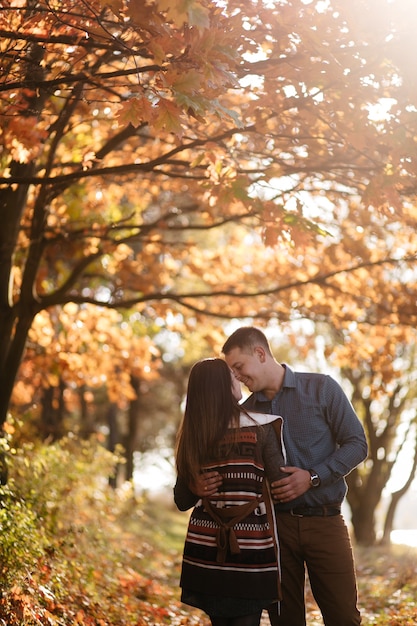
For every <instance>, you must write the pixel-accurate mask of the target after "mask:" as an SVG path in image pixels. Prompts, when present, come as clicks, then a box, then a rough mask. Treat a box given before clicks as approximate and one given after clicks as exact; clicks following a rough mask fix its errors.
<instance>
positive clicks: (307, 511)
mask: <svg viewBox="0 0 417 626" xmlns="http://www.w3.org/2000/svg"><path fill="white" fill-rule="evenodd" d="M277 513H289V514H290V515H293V516H294V517H332V516H334V515H340V506H339V505H338V504H328V505H323V506H296V507H295V508H294V509H290V510H289V511H280V510H279V509H278V510H277Z"/></svg>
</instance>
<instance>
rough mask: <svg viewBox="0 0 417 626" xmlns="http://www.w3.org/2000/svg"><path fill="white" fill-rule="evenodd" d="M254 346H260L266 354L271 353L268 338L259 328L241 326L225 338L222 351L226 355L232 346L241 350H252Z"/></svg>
mask: <svg viewBox="0 0 417 626" xmlns="http://www.w3.org/2000/svg"><path fill="white" fill-rule="evenodd" d="M256 346H262V347H263V348H264V349H265V351H266V352H267V353H268V354H271V355H272V353H271V348H270V347H269V343H268V339H267V338H266V336H265V335H264V333H263V332H262V331H261V330H259V328H255V327H254V326H242V327H241V328H238V329H237V330H235V332H234V333H232V334H231V335H230V337H229V338H228V339H227V340H226V342H225V344H224V346H223V348H222V352H223V354H226V355H227V354H229V352H231V351H232V350H233V349H234V348H239V349H240V350H242V351H243V352H253V350H254V348H255V347H256Z"/></svg>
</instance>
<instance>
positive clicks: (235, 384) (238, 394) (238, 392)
mask: <svg viewBox="0 0 417 626" xmlns="http://www.w3.org/2000/svg"><path fill="white" fill-rule="evenodd" d="M232 394H233V395H234V397H235V398H236V400H237V401H238V402H239V400H241V399H242V386H241V384H240V382H239V381H238V379H237V378H236V376H235V375H234V374H233V372H232Z"/></svg>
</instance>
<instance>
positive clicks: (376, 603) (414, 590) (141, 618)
mask: <svg viewBox="0 0 417 626" xmlns="http://www.w3.org/2000/svg"><path fill="white" fill-rule="evenodd" d="M106 506H107V508H104V509H102V510H100V511H99V512H97V511H96V510H94V508H91V509H90V510H86V509H84V510H82V511H79V512H77V514H76V515H75V516H74V518H73V521H72V527H71V529H70V531H68V529H66V531H65V534H64V533H63V534H62V535H61V536H59V537H58V536H57V539H56V545H54V546H51V548H50V550H49V552H48V556H47V558H46V557H45V558H43V560H42V561H41V562H40V563H39V564H38V567H37V569H36V571H31V572H30V573H27V574H26V575H25V576H24V577H23V579H21V580H20V581H19V582H18V583H16V584H14V585H13V586H12V588H11V589H9V590H7V591H5V590H2V593H1V594H0V626H39V625H45V626H158V625H170V626H197V625H198V626H209V620H208V619H207V617H206V616H205V615H204V614H203V613H201V612H200V611H198V610H193V609H191V608H189V607H186V606H184V605H182V604H181V602H180V600H179V595H180V594H179V588H178V580H179V572H180V566H181V553H182V547H183V541H184V536H185V531H186V525H187V521H188V516H189V513H180V512H178V511H177V510H176V509H174V507H173V505H172V502H167V501H166V500H157V499H153V500H149V499H147V498H143V497H141V498H127V499H126V502H125V503H124V506H123V507H121V509H119V508H117V507H115V505H114V504H111V503H109V504H108V505H106ZM98 529H99V530H98ZM355 558H356V565H357V575H358V587H359V598H360V608H361V612H362V618H363V626H411V625H414V626H415V625H416V624H417V548H410V547H405V546H391V547H384V548H382V547H374V548H368V549H365V548H361V549H355ZM307 589H308V587H307ZM307 612H308V615H307V624H308V626H322V624H323V622H322V620H321V616H320V612H319V611H318V609H317V606H316V604H315V602H314V600H313V598H312V596H311V593H310V591H309V590H308V591H307ZM262 626H269V619H268V617H267V615H266V614H264V616H263V621H262Z"/></svg>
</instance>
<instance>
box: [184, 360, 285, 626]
mask: <svg viewBox="0 0 417 626" xmlns="http://www.w3.org/2000/svg"><path fill="white" fill-rule="evenodd" d="M241 395H242V394H241V389H240V383H239V382H238V380H237V379H236V378H235V377H234V376H233V374H232V373H231V371H230V370H229V368H228V366H227V364H226V363H225V361H223V360H222V359H217V358H216V359H204V360H202V361H199V362H198V363H196V364H195V365H194V366H193V368H192V369H191V372H190V377H189V381H188V389H187V400H186V406H185V412H184V417H183V420H182V423H181V426H180V429H179V432H178V436H177V445H176V466H177V473H178V478H177V482H176V485H175V488H174V499H175V503H176V505H177V507H178V508H179V509H180V510H186V509H188V508H190V507H191V506H193V505H195V506H194V510H193V512H192V514H191V517H190V521H189V525H188V531H187V536H186V540H185V546H184V555H183V562H182V571H181V580H180V586H181V588H182V594H181V600H182V601H183V602H184V603H186V604H189V605H191V606H195V607H198V608H200V609H202V610H203V611H205V612H206V613H207V614H208V615H209V617H210V620H211V623H212V626H259V624H260V620H261V615H262V610H263V609H264V608H266V607H268V606H269V605H270V604H271V603H274V602H278V600H279V597H280V584H279V572H278V553H277V541H276V537H275V535H274V528H275V524H274V519H273V506H272V505H271V499H270V496H269V491H268V488H267V484H266V480H265V474H266V475H267V477H268V479H269V480H270V481H273V480H277V478H278V477H282V472H281V471H280V467H282V466H283V465H285V460H284V455H283V452H282V443H281V435H280V433H281V422H282V420H281V418H277V416H271V415H261V414H249V413H245V412H244V411H242V409H241V407H240V406H239V404H238V400H240V399H241ZM205 473H208V474H207V475H209V476H210V477H212V476H219V477H220V479H221V480H220V482H219V481H218V484H219V486H218V488H217V489H216V491H215V493H212V492H213V489H211V490H210V489H209V488H208V487H206V489H208V490H209V493H210V495H209V497H203V498H201V499H198V497H197V496H195V495H194V493H199V492H200V491H202V489H203V488H202V487H201V485H202V484H203V482H202V476H203V477H204V475H205ZM206 484H208V483H206Z"/></svg>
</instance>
